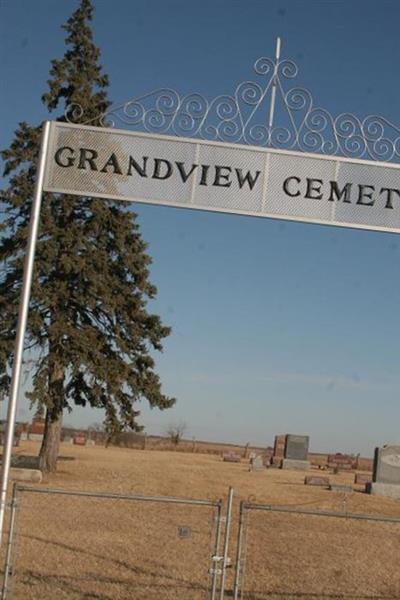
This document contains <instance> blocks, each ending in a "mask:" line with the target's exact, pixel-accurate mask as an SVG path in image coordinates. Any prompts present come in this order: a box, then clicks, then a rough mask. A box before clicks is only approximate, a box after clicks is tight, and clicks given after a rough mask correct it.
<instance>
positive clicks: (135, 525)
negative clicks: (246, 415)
mask: <svg viewBox="0 0 400 600" xmlns="http://www.w3.org/2000/svg"><path fill="white" fill-rule="evenodd" d="M38 449H39V446H38V444H37V443H34V442H23V443H22V445H21V447H20V448H18V449H17V452H18V453H19V454H31V455H32V454H36V453H37V452H38ZM61 455H62V457H64V459H65V458H69V459H70V460H60V462H59V470H58V472H57V474H56V475H54V476H51V477H47V478H45V479H44V481H43V482H42V483H41V484H40V485H38V486H36V487H37V488H38V489H45V488H57V489H61V490H77V491H102V492H108V493H114V494H125V495H129V494H140V495H151V496H175V497H182V498H195V499H209V500H219V499H224V500H225V499H226V495H227V491H228V487H229V486H232V487H233V488H234V493H235V504H234V511H233V522H232V536H231V542H230V552H229V555H230V556H231V557H232V562H233V563H234V562H235V549H236V534H237V523H238V511H239V503H240V500H246V501H251V502H254V503H262V504H264V503H266V504H273V505H279V506H286V507H287V506H290V507H298V508H307V509H317V510H333V511H343V510H346V511H348V512H351V513H362V514H370V515H377V516H383V515H385V516H394V517H400V502H398V501H395V500H390V499H384V498H378V497H374V496H368V495H366V494H364V493H362V488H361V487H358V488H357V487H355V492H354V493H353V494H349V495H347V496H346V497H345V496H344V495H343V494H340V493H334V492H330V491H328V490H325V489H319V488H313V487H310V486H305V485H304V484H303V481H304V473H301V472H295V471H282V470H277V469H268V470H264V471H259V472H249V470H248V462H247V461H242V462H241V463H237V464H235V463H224V462H223V461H222V459H221V458H220V457H218V456H216V455H202V454H190V453H177V452H166V451H148V450H132V449H125V448H115V447H109V448H107V449H106V448H104V447H100V446H99V447H98V446H96V447H84V448H82V447H78V446H72V445H67V444H63V445H62V448H61ZM71 459H72V460H71ZM324 475H328V476H329V477H330V479H331V481H332V482H342V483H347V484H352V482H353V479H354V474H353V473H345V474H338V475H333V474H331V473H330V474H327V473H324ZM225 504H226V502H225ZM179 527H190V530H191V535H190V537H180V535H179ZM246 532H247V535H246V540H245V541H246V544H245V562H244V573H243V576H244V577H243V595H242V598H243V600H284V599H286V598H287V599H291V600H294V599H302V600H307V599H310V600H311V599H312V600H315V599H319V598H321V599H330V600H332V599H335V598H346V599H351V600H356V599H359V600H361V599H363V600H364V599H371V600H372V599H374V600H377V599H378V598H379V599H382V600H383V599H385V600H389V599H390V600H392V599H396V598H397V599H400V523H398V524H391V523H387V524H384V523H381V522H365V521H353V520H349V519H339V518H329V517H320V516H309V515H307V516H305V515H296V514H286V513H279V512H276V513H270V512H263V511H251V512H249V513H248V515H247V523H246ZM214 535H215V508H213V507H208V506H188V505H178V504H162V503H155V502H138V501H129V500H120V499H108V498H87V497H74V496H65V495H55V494H36V493H32V492H23V493H22V494H21V496H20V506H19V509H18V519H17V536H16V541H17V543H16V548H15V550H16V553H15V561H14V576H13V582H14V587H13V593H12V596H11V598H13V599H15V600H25V599H31V598H32V599H33V600H42V599H43V600H58V599H61V600H62V599H64V598H65V599H66V598H70V599H78V598H85V599H89V598H91V599H97V600H128V599H132V600H156V599H157V600H172V599H173V600H208V598H209V585H210V579H209V575H208V570H209V567H210V556H211V554H212V552H213V548H214V546H213V544H214ZM233 571H234V569H233V568H232V569H229V570H228V577H227V586H226V589H227V594H226V598H231V597H232V588H233ZM9 597H10V596H9ZM218 598H219V597H218Z"/></svg>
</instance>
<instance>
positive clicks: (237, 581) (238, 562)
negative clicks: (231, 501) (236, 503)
mask: <svg viewBox="0 0 400 600" xmlns="http://www.w3.org/2000/svg"><path fill="white" fill-rule="evenodd" d="M244 510H245V508H244V502H243V501H242V502H241V503H240V514H239V529H238V536H237V543H236V571H235V583H234V587H233V600H238V597H239V596H238V594H239V585H240V575H241V560H242V543H243V526H244V519H243V516H244Z"/></svg>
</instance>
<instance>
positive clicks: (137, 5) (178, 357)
mask: <svg viewBox="0 0 400 600" xmlns="http://www.w3.org/2000/svg"><path fill="white" fill-rule="evenodd" d="M77 4H78V3H77V1H75V0H63V2H55V1H54V0H35V2H31V1H29V0H1V2H0V21H1V31H0V45H1V64H2V68H1V76H0V77H1V103H2V106H1V113H0V114H1V124H0V135H1V146H2V147H6V146H7V145H8V144H9V143H10V142H11V139H12V134H13V131H14V129H15V127H16V124H17V123H18V122H19V121H21V120H26V121H28V122H29V123H32V124H36V123H38V122H39V121H41V120H42V119H44V118H47V117H48V115H47V114H46V112H45V110H44V108H43V106H42V105H41V102H40V96H41V94H42V93H43V91H44V90H45V89H46V85H45V82H46V79H47V77H48V71H49V61H50V59H51V58H55V57H61V56H62V55H63V53H64V42H63V39H64V34H63V32H62V31H61V30H60V25H61V24H62V23H63V22H65V21H66V19H67V18H68V16H69V15H70V14H71V13H72V11H73V10H74V9H75V7H76V6H77ZM94 4H95V7H96V12H95V19H94V23H93V28H94V32H95V41H96V43H97V44H98V45H99V46H100V47H101V51H102V64H103V65H104V69H105V71H106V72H107V73H108V74H109V76H110V82H111V86H110V98H111V100H112V101H113V102H115V103H120V102H123V101H126V100H128V99H130V98H132V97H134V96H139V95H142V94H143V93H146V92H148V91H151V90H153V89H155V88H158V87H163V86H166V87H172V88H175V89H177V90H178V91H180V92H182V93H183V92H190V91H197V92H200V93H202V94H204V95H206V96H208V97H210V98H212V97H214V96H215V95H218V94H221V93H232V92H233V91H234V89H235V87H236V85H237V84H238V83H239V82H241V81H243V80H247V79H251V77H252V65H253V63H254V62H255V60H256V59H257V58H259V57H260V56H272V55H273V53H274V49H275V39H276V37H277V36H278V35H279V36H281V37H282V40H283V56H284V57H288V58H292V59H294V60H295V61H296V62H297V64H298V65H299V68H300V73H299V76H298V78H297V83H298V84H299V85H303V86H305V87H307V88H309V89H310V90H311V91H312V93H313V96H314V99H315V101H316V103H317V104H318V105H320V106H323V107H325V108H327V109H328V110H330V111H331V112H332V113H334V114H339V113H342V112H347V111H350V112H354V113H356V114H357V115H359V116H361V117H363V116H366V115H368V114H371V113H378V114H382V115H383V116H385V117H386V118H388V119H389V120H390V121H392V122H394V123H396V124H397V125H400V110H399V108H398V107H399V92H400V84H399V81H400V79H399V75H398V69H399V64H400V42H399V32H398V24H399V22H400V4H399V2H398V1H397V0H393V1H384V0H382V1H381V2H376V0H374V1H366V0H363V1H358V0H352V1H351V2H349V1H343V2H341V1H312V0H308V1H302V0H299V1H295V0H292V1H285V0H282V1H275V0H268V1H265V0H264V1H256V0H246V1H244V0H241V1H240V2H239V1H235V0H213V1H211V0H203V1H202V2H201V3H200V2H197V1H194V0H185V1H184V2H183V1H179V2H178V1H171V0H170V1H168V2H165V1H161V0H152V1H150V2H149V1H140V2H139V1H137V0H133V1H128V0H126V1H123V0H115V1H114V2H108V1H106V0H97V1H96V0H95V2H94ZM135 210H136V211H137V213H138V215H139V221H140V225H141V229H142V234H143V236H144V238H145V239H146V240H147V242H148V243H149V253H150V254H151V256H152V257H153V260H154V263H153V267H152V280H153V282H154V283H155V284H156V285H157V286H158V290H159V293H158V299H157V301H155V302H154V303H153V305H152V307H151V308H152V310H154V311H157V312H158V313H159V314H160V315H161V316H162V318H163V320H164V321H165V322H166V323H168V324H170V325H172V327H173V333H172V335H171V336H170V337H169V338H168V339H167V341H166V343H165V351H164V354H163V355H162V356H160V357H159V358H158V359H157V364H158V370H159V373H160V375H161V377H162V380H163V384H164V390H165V392H166V393H168V394H170V395H174V396H176V397H177V398H178V403H177V406H176V408H175V409H173V410H171V411H166V412H164V413H162V412H159V411H148V410H146V407H145V404H143V412H142V422H143V424H144V425H145V426H146V428H147V430H148V431H149V432H150V433H153V432H154V433H158V432H163V431H164V430H165V428H166V426H167V425H168V424H169V423H171V422H175V421H181V420H182V421H185V422H186V423H187V426H188V431H187V434H188V436H190V437H191V436H195V437H197V438H202V439H212V440H214V439H215V440H223V441H237V442H243V443H245V442H247V441H250V442H253V443H257V444H265V445H267V444H271V443H272V441H273V436H274V434H275V433H282V432H293V433H307V434H309V435H310V436H311V448H312V449H313V450H315V451H324V450H340V451H354V452H362V453H363V454H367V455H370V454H371V453H372V450H373V447H374V446H375V445H380V444H383V443H386V442H390V441H396V440H397V441H399V440H400V401H399V397H400V396H399V393H400V372H399V356H400V352H399V351H400V317H399V306H400V302H399V301H400V278H399V274H400V247H399V242H400V238H399V237H398V236H396V235H390V234H382V233H374V232H366V231H353V230H350V229H336V228H329V227H322V226H316V225H304V224H296V223H289V222H285V223H283V222H279V221H269V220H267V219H255V218H246V217H238V216H233V215H222V214H210V213H206V212H191V211H183V210H179V209H172V208H163V207H155V206H153V207H152V206H143V205H141V206H139V205H138V206H136V207H135ZM2 410H3V412H4V407H3V408H2ZM19 415H20V417H21V418H27V412H26V405H25V403H24V402H21V404H20V412H19ZM99 420H101V415H98V414H96V413H94V412H93V411H92V412H89V411H78V412H76V413H75V414H73V415H71V416H68V417H67V421H69V422H70V423H76V424H78V423H81V424H90V423H92V422H93V421H99Z"/></svg>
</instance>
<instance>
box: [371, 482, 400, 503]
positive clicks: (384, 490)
mask: <svg viewBox="0 0 400 600" xmlns="http://www.w3.org/2000/svg"><path fill="white" fill-rule="evenodd" d="M366 491H367V493H368V494H372V495H374V496H386V497H387V498H394V499H395V500H400V485H399V484H397V483H377V482H372V483H367V485H366Z"/></svg>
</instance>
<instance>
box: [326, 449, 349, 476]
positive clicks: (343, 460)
mask: <svg viewBox="0 0 400 600" xmlns="http://www.w3.org/2000/svg"><path fill="white" fill-rule="evenodd" d="M328 467H329V468H330V469H336V470H338V471H351V470H352V469H353V468H354V467H355V460H354V458H353V457H351V456H348V455H347V454H340V453H339V452H338V453H336V454H329V455H328Z"/></svg>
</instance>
